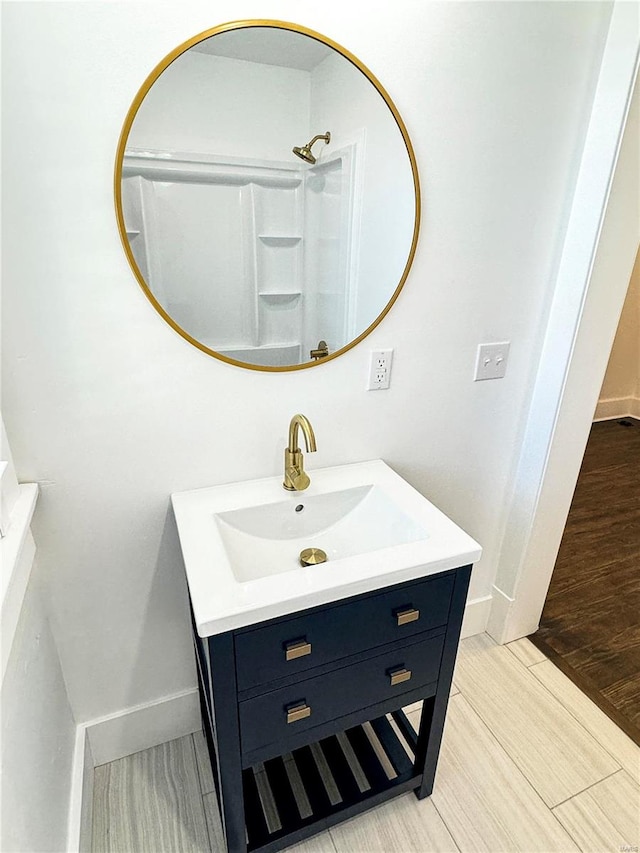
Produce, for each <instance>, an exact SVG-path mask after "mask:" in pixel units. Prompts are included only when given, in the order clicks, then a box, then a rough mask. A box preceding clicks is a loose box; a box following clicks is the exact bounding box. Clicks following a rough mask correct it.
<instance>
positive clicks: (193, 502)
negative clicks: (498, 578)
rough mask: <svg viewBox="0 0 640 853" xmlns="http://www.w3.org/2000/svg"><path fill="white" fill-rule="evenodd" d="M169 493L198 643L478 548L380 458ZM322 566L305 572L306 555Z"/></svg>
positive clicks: (437, 566) (468, 559)
mask: <svg viewBox="0 0 640 853" xmlns="http://www.w3.org/2000/svg"><path fill="white" fill-rule="evenodd" d="M309 475H310V477H311V485H310V486H309V488H308V489H307V490H306V491H304V492H287V491H285V490H284V489H283V488H282V480H281V478H280V477H270V478H268V479H264V480H251V481H249V482H244V483H234V484H231V485H223V486H213V487H211V488H208V489H197V490H195V491H191V492H181V493H178V494H174V495H172V503H173V508H174V512H175V516H176V522H177V525H178V533H179V536H180V543H181V546H182V553H183V556H184V562H185V568H186V573H187V580H188V584H189V592H190V595H191V602H192V605H193V611H194V615H195V619H196V625H197V628H198V633H199V634H200V636H202V637H205V636H208V635H210V634H216V633H220V632H222V631H228V630H231V629H232V628H239V627H243V626H246V625H250V624H253V623H255V622H259V621H263V620H265V619H271V618H273V617H275V616H282V615H285V614H287V613H293V612H295V611H298V610H302V609H305V608H308V607H314V606H317V605H319V604H326V603H328V602H331V601H337V600H339V599H341V598H345V597H347V596H350V595H357V594H359V593H362V592H368V591H370V590H375V589H380V588H383V587H385V586H388V585H390V584H394V583H400V582H402V581H406V580H412V579H415V578H420V577H424V576H426V575H429V574H435V573H436V572H439V571H443V570H446V569H452V568H456V567H457V566H461V565H466V564H468V563H472V562H474V561H475V560H477V559H478V558H479V557H480V554H481V548H480V546H479V545H478V544H477V542H475V541H474V540H473V539H471V537H469V536H468V535H467V534H466V533H465V532H464V531H463V530H461V529H460V528H459V527H458V526H457V525H455V524H454V523H453V522H452V521H451V520H450V519H448V518H447V517H446V516H445V515H444V514H443V513H441V512H440V511H439V510H438V509H437V508H436V507H435V506H434V505H433V504H432V503H430V502H429V501H428V500H427V499H426V498H424V497H423V496H422V495H421V494H420V493H419V492H417V491H416V490H415V489H414V488H413V487H412V486H410V485H409V484H408V483H407V482H406V481H405V480H403V479H402V477H400V476H399V475H398V474H396V473H395V472H394V471H392V470H391V468H389V467H388V466H387V465H386V464H385V463H384V462H382V460H376V461H374V462H360V463H356V464H353V465H342V466H338V467H335V468H321V469H317V470H315V471H313V470H311V471H309ZM310 547H315V548H321V549H322V550H323V551H324V552H325V553H326V555H327V561H326V562H325V563H321V564H319V565H316V566H306V567H302V566H301V564H300V560H299V556H300V552H301V551H302V550H303V549H306V548H310Z"/></svg>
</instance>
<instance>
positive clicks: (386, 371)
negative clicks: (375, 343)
mask: <svg viewBox="0 0 640 853" xmlns="http://www.w3.org/2000/svg"><path fill="white" fill-rule="evenodd" d="M392 358H393V350H392V349H380V350H371V356H370V361H369V382H368V384H367V391H382V390H384V389H386V388H388V387H389V385H390V383H391V360H392Z"/></svg>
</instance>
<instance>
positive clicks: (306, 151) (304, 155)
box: [293, 131, 331, 165]
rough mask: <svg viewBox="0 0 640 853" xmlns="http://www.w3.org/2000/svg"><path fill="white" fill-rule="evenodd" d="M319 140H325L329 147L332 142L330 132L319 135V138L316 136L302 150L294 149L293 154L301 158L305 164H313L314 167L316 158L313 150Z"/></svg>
mask: <svg viewBox="0 0 640 853" xmlns="http://www.w3.org/2000/svg"><path fill="white" fill-rule="evenodd" d="M319 139H324V141H325V143H326V144H327V145H328V144H329V143H330V142H331V134H330V133H329V131H327V132H326V133H319V134H318V135H317V136H314V137H313V139H312V140H311V142H307V144H306V145H303V146H302V148H298V147H297V146H296V147H295V148H294V149H293V153H294V154H295V155H296V157H299V158H300V159H301V160H304V161H305V163H311V164H312V165H313V164H314V163H315V162H316V158H315V157H314V156H313V154H312V153H311V148H312V147H313V145H314V143H315V142H317V141H318V140H319Z"/></svg>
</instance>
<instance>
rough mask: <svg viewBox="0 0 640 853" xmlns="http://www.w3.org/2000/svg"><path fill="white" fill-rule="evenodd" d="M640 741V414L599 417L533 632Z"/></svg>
mask: <svg viewBox="0 0 640 853" xmlns="http://www.w3.org/2000/svg"><path fill="white" fill-rule="evenodd" d="M532 640H533V642H534V643H535V644H536V645H537V646H538V647H539V648H540V649H542V651H543V652H545V653H546V654H547V655H548V656H549V657H550V658H551V659H552V660H553V661H554V663H556V665H557V666H559V667H560V668H561V669H562V671H563V672H564V673H565V674H566V675H567V676H568V677H569V678H570V679H571V680H572V681H574V682H575V683H576V684H577V685H578V687H580V688H581V689H582V690H584V691H585V692H586V693H588V694H589V696H591V698H592V699H593V700H594V701H595V702H596V703H597V704H598V705H599V706H600V707H601V708H602V709H603V710H604V711H605V713H607V714H608V715H609V716H610V717H611V718H612V719H613V720H614V721H615V722H617V723H618V725H619V726H620V727H621V728H623V729H624V730H625V731H626V732H627V734H628V735H629V736H630V737H631V738H633V739H634V740H635V742H636V743H638V744H640V421H638V420H635V419H632V418H624V419H622V420H620V421H603V422H601V423H595V424H594V425H593V427H592V429H591V433H590V436H589V441H588V443H587V449H586V452H585V456H584V460H583V462H582V467H581V470H580V476H579V477H578V482H577V485H576V490H575V493H574V496H573V501H572V503H571V509H570V511H569V516H568V519H567V524H566V527H565V531H564V535H563V538H562V543H561V545H560V550H559V552H558V558H557V560H556V565H555V569H554V572H553V577H552V579H551V585H550V587H549V592H548V595H547V600H546V603H545V606H544V610H543V613H542V617H541V620H540V628H539V630H538V631H537V633H536V634H535V635H534V636H533V638H532Z"/></svg>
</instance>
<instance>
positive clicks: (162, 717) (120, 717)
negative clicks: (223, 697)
mask: <svg viewBox="0 0 640 853" xmlns="http://www.w3.org/2000/svg"><path fill="white" fill-rule="evenodd" d="M490 609H491V596H490V595H486V596H484V597H482V598H476V599H474V600H472V601H469V602H467V606H466V608H465V613H464V619H463V622H462V637H471V636H472V635H474V634H481V633H482V632H483V631H484V630H485V627H486V624H487V618H488V616H489V611H490ZM200 727H201V721H200V702H199V699H198V690H197V688H193V689H191V690H186V691H184V692H183V693H177V694H175V695H173V696H167V697H165V698H163V699H159V700H158V701H157V702H151V703H149V704H147V705H138V706H136V707H135V708H125V709H124V710H123V711H119V712H118V713H116V714H110V715H108V716H106V717H100V718H99V719H95V720H89V722H87V723H82V724H81V725H79V726H78V727H77V731H76V746H75V754H74V762H73V780H72V789H71V807H70V812H69V843H68V851H69V853H88V851H90V850H91V806H92V801H93V769H94V767H98V766H99V765H101V764H107V763H108V762H109V761H115V760H116V759H118V758H124V757H125V756H126V755H132V754H133V753H134V752H140V751H141V750H143V749H149V748H150V747H152V746H157V745H158V744H160V743H165V742H166V741H168V740H174V739H175V738H178V737H182V736H183V735H187V734H191V732H195V731H198V730H199V729H200Z"/></svg>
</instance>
